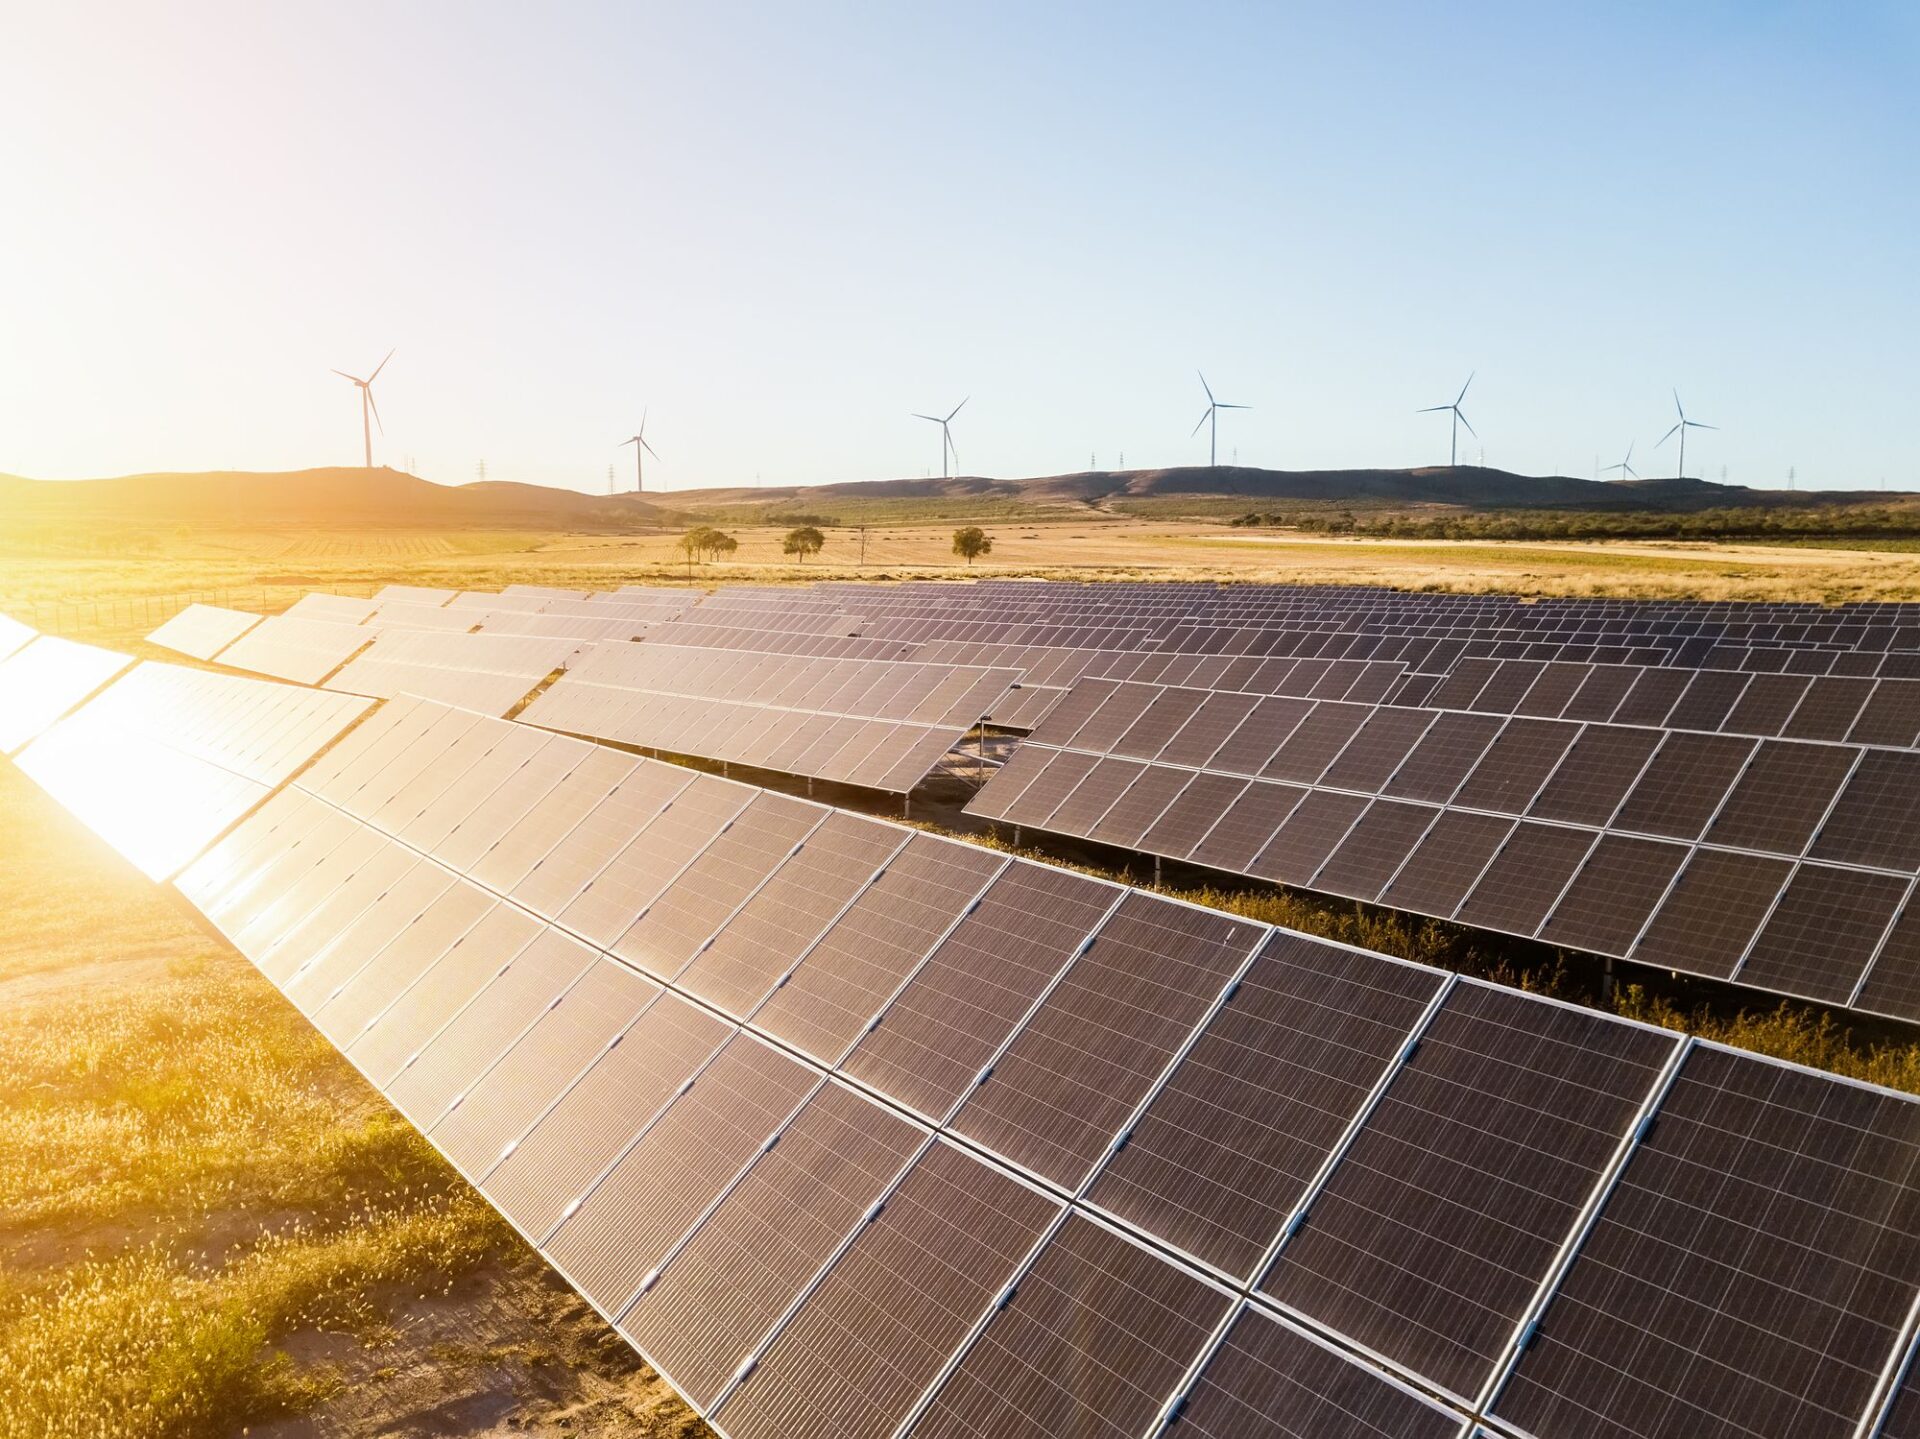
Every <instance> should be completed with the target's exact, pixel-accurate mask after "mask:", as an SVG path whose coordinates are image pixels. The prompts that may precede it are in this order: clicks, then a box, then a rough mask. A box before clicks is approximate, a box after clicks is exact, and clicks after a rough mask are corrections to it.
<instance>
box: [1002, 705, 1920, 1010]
mask: <svg viewBox="0 0 1920 1439" xmlns="http://www.w3.org/2000/svg"><path fill="white" fill-rule="evenodd" d="M1648 673H1651V674H1662V675H1673V676H1674V677H1676V678H1679V679H1681V680H1683V681H1684V680H1685V679H1686V678H1687V676H1686V675H1685V673H1683V672H1674V671H1649V672H1648ZM1698 673H1699V674H1705V673H1707V672H1704V671H1702V672H1698ZM1696 678H1697V675H1696ZM1881 683H1883V684H1885V683H1889V682H1887V681H1882V682H1881ZM1610 712H1614V713H1618V711H1610ZM1567 713H1569V714H1574V715H1578V711H1577V710H1576V709H1573V708H1571V707H1570V708H1569V709H1568V710H1567ZM968 808H969V811H970V812H971V813H974V814H976V815H980V816H983V817H987V818H992V819H998V820H1004V821H1005V822H1007V823H1010V824H1017V825H1024V826H1031V827H1033V828H1036V829H1044V830H1053V831H1058V832H1062V833H1066V834H1073V835H1078V836H1083V837H1086V838H1090V839H1094V840H1097V841H1100V842H1103V843H1109V844H1115V845H1121V846H1125V847H1128V848H1132V849H1138V850H1142V851H1144V852H1147V853H1150V854H1158V855H1162V856H1165V857H1169V858H1173V859H1178V860H1188V861H1192V862H1194V863H1198V864H1203V865H1207V866H1210V867H1212V868H1216V869H1223V870H1229V871H1233V872H1236V873H1242V874H1247V875H1252V876H1255V877H1258V878H1261V879H1266V880H1270V881H1274V882H1277V883H1281V884H1289V885H1297V886H1301V887H1304V888H1309V889H1315V890H1320V891H1323V892H1326V893H1330V894H1336V895H1341V896H1344V897H1347V898H1352V899H1359V900H1364V901H1369V902H1377V903H1380V904H1385V905H1390V906H1393V907H1395V908H1399V909H1404V910H1410V911H1412V912H1414V913H1419V914H1428V915H1434V916H1437V917H1439V918H1443V919H1455V920H1458V921H1459V922H1461V923H1464V924H1469V925H1473V926H1475V927H1478V928H1483V929H1491V930H1498V931H1502V932H1505V933H1510V934H1516V935H1522V936H1527V937H1533V938H1539V939H1543V940H1547V941H1550V942H1552V943H1555V944H1561V945H1565V946H1567V947H1568V948H1573V949H1582V950H1587V951H1591V952H1595V953H1599V954H1607V955H1614V956H1617V957H1620V958H1627V959H1633V960H1636V961H1640V962H1643V963H1648V964H1654V965H1658V966H1660V967H1662V968H1667V969H1675V970H1684V971H1686V972H1689V973H1694V974H1702V975H1707V976H1709V977H1712V978H1715V979H1731V980H1734V981H1736V982H1739V983H1742V984H1750V985H1755V986H1757V987H1760V988H1765V989H1770V990H1775V991H1778V992H1781V993H1786V994H1792V995H1797V996H1801V997H1804V998H1809V999H1814V1000H1819V1001H1824V1002H1827V1003H1833V1004H1842V1005H1854V1006H1858V1007H1860V1008H1863V1009H1867V1010H1871V1011H1873V1012H1876V1013H1883V1014H1888V1015H1893V1016H1896V1017H1900V1018H1907V1019H1920V945H1917V944H1916V940H1915V936H1916V934H1920V910H1915V909H1914V908H1913V907H1912V906H1910V904H1909V900H1910V898H1911V896H1912V892H1913V885H1914V879H1915V876H1916V874H1917V873H1920V755H1915V754H1914V753H1912V752H1911V751H1909V750H1905V749H1882V748H1874V747H1869V746H1865V745H1861V744H1848V743H1838V742H1834V741H1831V740H1815V739H1797V738H1795V739H1756V738H1752V737H1747V736H1734V735H1729V734H1719V733H1708V732H1696V731H1693V730H1680V729H1670V730H1663V729H1660V728H1657V727H1650V726H1646V725H1634V724H1623V723H1619V722H1618V721H1617V720H1616V721H1611V722H1609V721H1601V720H1587V719H1584V718H1577V717H1576V718H1563V719H1546V718H1538V717H1534V716H1528V715H1512V716H1509V715H1508V714H1506V713H1504V712H1493V713H1476V712H1468V711H1453V710H1448V711H1436V710H1432V709H1424V708H1411V707H1400V706H1385V705H1356V704H1347V703H1341V702H1337V701H1319V702H1309V701H1304V700H1294V699H1282V698H1272V697H1268V698H1260V697H1256V696H1252V695H1245V694H1238V693H1233V692H1221V691H1208V690H1195V689H1184V688H1179V687H1165V686H1156V685H1145V684H1137V683H1132V682H1114V681H1104V680H1083V681H1081V682H1080V683H1079V684H1077V685H1076V686H1075V687H1074V690H1073V692H1072V696H1071V698H1070V699H1069V700H1068V701H1067V702H1065V703H1063V704H1062V705H1061V706H1059V707H1058V708H1056V709H1055V710H1054V712H1053V713H1052V715H1050V716H1049V718H1048V720H1047V721H1046V723H1045V724H1044V725H1043V726H1042V727H1041V728H1040V730H1038V731H1037V732H1036V733H1035V734H1034V736H1033V737H1032V739H1030V740H1029V741H1028V742H1027V743H1026V744H1024V745H1023V746H1022V747H1021V748H1020V749H1019V750H1018V751H1017V752H1016V754H1015V756H1014V758H1013V760H1012V762H1010V763H1009V764H1008V765H1007V766H1006V767H1005V768H1003V769H1002V770H1000V771H999V772H997V773H996V774H995V776H994V778H993V779H992V780H991V781H990V782H989V783H988V785H987V786H986V788H985V789H984V790H983V791H982V792H981V793H980V795H979V796H978V797H977V798H976V799H975V800H974V801H973V802H972V803H971V804H970V805H969V807H968Z"/></svg>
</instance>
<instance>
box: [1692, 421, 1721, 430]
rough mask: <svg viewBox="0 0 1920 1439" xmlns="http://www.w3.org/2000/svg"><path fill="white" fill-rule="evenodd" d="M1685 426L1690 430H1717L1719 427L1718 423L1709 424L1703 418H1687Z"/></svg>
mask: <svg viewBox="0 0 1920 1439" xmlns="http://www.w3.org/2000/svg"><path fill="white" fill-rule="evenodd" d="M1687 428H1688V429H1690V430H1717V429H1719V428H1720V427H1719V426H1718V425H1709V424H1708V423H1707V422H1706V421H1705V420H1688V421H1687Z"/></svg>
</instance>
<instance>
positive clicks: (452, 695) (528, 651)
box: [326, 629, 582, 715]
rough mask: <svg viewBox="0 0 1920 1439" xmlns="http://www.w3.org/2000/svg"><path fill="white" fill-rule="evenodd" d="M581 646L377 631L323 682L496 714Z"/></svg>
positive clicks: (534, 638)
mask: <svg viewBox="0 0 1920 1439" xmlns="http://www.w3.org/2000/svg"><path fill="white" fill-rule="evenodd" d="M581 647H582V645H581V642H580V641H577V640H572V639H566V638H556V637H554V636H551V635H501V634H493V635H474V634H448V633H439V632H423V631H413V630H402V629H383V630H381V631H379V632H378V633H377V634H376V635H375V636H374V641H373V644H372V646H371V647H369V648H368V649H367V650H365V651H364V652H362V653H360V654H357V655H355V656H354V657H353V658H352V659H350V660H349V661H348V662H347V663H346V664H345V665H344V666H343V667H342V668H341V669H340V670H339V671H338V672H337V673H335V674H334V675H332V676H331V677H330V678H329V679H328V680H327V681H326V683H327V687H328V688H329V689H336V690H345V691H347V692H349V693H351V694H365V695H376V696H379V697H382V698H386V697H390V696H393V695H397V694H402V693H405V694H415V695H420V696H421V697H423V698H426V699H435V700H440V701H442V702H443V703H446V704H451V705H459V706H461V707H462V708H464V709H470V710H475V711H477V712H479V713H481V714H489V715H504V714H507V713H508V712H510V711H511V710H513V709H514V708H516V707H517V706H518V705H519V704H520V703H521V701H522V700H524V699H526V697H527V696H528V694H530V693H531V692H532V691H533V690H534V688H535V687H536V686H538V685H539V684H540V683H541V682H542V681H543V680H545V679H546V678H547V677H548V676H549V675H551V674H552V673H553V672H554V671H556V670H559V669H563V668H565V666H566V664H567V662H568V661H569V660H570V659H571V658H572V657H573V656H574V655H575V654H577V653H579V651H580V649H581Z"/></svg>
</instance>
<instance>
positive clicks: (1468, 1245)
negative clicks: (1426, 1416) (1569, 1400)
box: [1260, 981, 1680, 1401]
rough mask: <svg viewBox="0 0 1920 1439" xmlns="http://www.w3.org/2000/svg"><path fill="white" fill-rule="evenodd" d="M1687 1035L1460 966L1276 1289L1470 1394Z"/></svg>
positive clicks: (1312, 1208) (1282, 1266) (1312, 1213)
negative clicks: (1518, 988) (1469, 974)
mask: <svg viewBox="0 0 1920 1439" xmlns="http://www.w3.org/2000/svg"><path fill="white" fill-rule="evenodd" d="M1679 1042H1680V1040H1679V1038H1678V1036H1675V1035H1672V1034H1668V1033H1666V1032H1663V1031H1659V1030H1654V1029H1650V1028H1645V1027H1642V1026H1638V1025H1629V1024H1625V1023H1622V1022H1620V1021H1617V1020H1612V1019H1608V1018H1605V1017H1603V1016H1601V1015H1598V1014H1595V1013H1594V1012H1592V1011H1590V1010H1582V1009H1576V1008H1574V1007H1572V1006H1570V1005H1556V1004H1550V1003H1543V1002H1541V1001H1539V1000H1535V999H1531V998H1523V997H1522V996H1520V995H1517V994H1515V993H1513V992H1512V991H1511V990H1501V989H1497V988H1495V987H1493V986H1491V985H1484V984H1480V983H1477V982H1474V981H1462V982H1459V983H1457V984H1455V985H1454V987H1453V989H1452V990H1451V991H1450V992H1449V994H1448V995H1447V997H1446V999H1445V1000H1444V1001H1443V1002H1442V1003H1441V1005H1440V1007H1439V1009H1438V1011H1437V1012H1436V1013H1435V1014H1434V1016H1433V1018H1432V1021H1431V1022H1430V1023H1429V1024H1428V1026H1427V1027H1426V1029H1425V1030H1424V1031H1423V1032H1422V1033H1421V1035H1420V1039H1419V1044H1418V1047H1417V1048H1415V1049H1414V1051H1413V1054H1412V1057H1411V1058H1410V1059H1408V1060H1407V1061H1406V1062H1405V1064H1404V1065H1403V1066H1402V1067H1401V1069H1400V1071H1399V1073H1397V1074H1396V1075H1395V1076H1394V1079H1393V1081H1392V1083H1391V1084H1390V1085H1389V1086H1388V1087H1387V1089H1386V1092H1385V1094H1384V1095H1383V1096H1382V1097H1381V1099H1380V1101H1379V1103H1378V1104H1377V1105H1376V1106H1375V1108H1374V1109H1373V1110H1372V1111H1371V1112H1370V1113H1369V1114H1368V1115H1367V1117H1366V1120H1365V1122H1364V1123H1363V1124H1362V1126H1361V1128H1360V1130H1359V1132H1358V1134H1357V1135H1356V1136H1355V1137H1354V1139H1353V1140H1352V1143H1351V1145H1350V1146H1349V1147H1348V1148H1347V1150H1346V1151H1345V1153H1344V1154H1343V1155H1342V1157H1341V1159H1340V1161H1339V1163H1338V1164H1337V1165H1336V1166H1335V1167H1334V1169H1333V1171H1332V1173H1331V1174H1330V1176H1329V1177H1328V1178H1327V1180H1326V1181H1325V1183H1324V1185H1323V1186H1322V1187H1321V1189H1320V1190H1319V1192H1318V1193H1317V1194H1316V1195H1314V1196H1313V1197H1312V1198H1311V1199H1310V1200H1309V1202H1308V1207H1307V1210H1306V1214H1305V1221H1304V1223H1303V1224H1301V1225H1300V1226H1299V1227H1298V1228H1297V1229H1296V1230H1295V1232H1294V1233H1293V1234H1292V1235H1291V1236H1290V1237H1289V1238H1288V1239H1287V1240H1286V1242H1285V1243H1284V1244H1283V1245H1282V1247H1281V1249H1280V1255H1279V1258H1278V1260H1277V1261H1276V1263H1275V1265H1274V1267H1273V1268H1272V1270H1270V1271H1269V1272H1268V1274H1267V1276H1266V1278H1265V1279H1264V1280H1262V1281H1261V1286H1260V1287H1261V1289H1262V1291H1263V1292H1265V1293H1267V1294H1270V1295H1272V1296H1274V1297H1275V1298H1277V1299H1279V1300H1280V1301H1281V1302H1282V1303H1284V1304H1286V1305H1287V1306H1288V1307H1290V1308H1292V1309H1294V1310H1296V1311H1298V1312H1300V1313H1302V1314H1305V1315H1307V1316H1309V1317H1310V1318H1313V1319H1316V1320H1319V1321H1321V1322H1323V1323H1325V1324H1327V1325H1328V1326H1329V1327H1331V1328H1332V1329H1334V1330H1335V1331H1337V1332H1339V1333H1341V1334H1344V1335H1346V1336H1348V1337H1349V1338H1350V1339H1352V1340H1353V1341H1354V1342H1356V1343H1358V1344H1360V1345H1361V1346H1362V1347H1364V1348H1365V1349H1367V1350H1369V1351H1371V1352H1373V1353H1376V1354H1379V1355H1381V1356H1383V1357H1384V1358H1386V1359H1388V1360H1390V1361H1392V1362H1394V1363H1396V1364H1399V1365H1402V1366H1404V1367H1405V1368H1406V1369H1407V1370H1409V1371H1410V1372H1412V1373H1415V1374H1418V1375H1420V1376H1422V1377H1423V1378H1424V1379H1426V1380H1427V1381H1428V1382H1430V1383H1432V1384H1434V1385H1436V1386H1438V1387H1439V1388H1440V1389H1441V1390H1443V1391H1445V1392H1448V1393H1451V1394H1453V1395H1456V1396H1458V1397H1460V1398H1462V1399H1466V1400H1469V1401H1470V1400H1471V1399H1472V1398H1473V1397H1474V1396H1475V1395H1476V1394H1478V1392H1479V1391H1480V1389H1481V1388H1482V1387H1483V1386H1484V1385H1485V1384H1486V1383H1487V1382H1488V1381H1489V1380H1490V1379H1491V1378H1492V1377H1493V1372H1494V1365H1495V1364H1496V1362H1497V1361H1498V1360H1499V1359H1500V1358H1501V1356H1502V1354H1503V1353H1504V1351H1505V1348H1506V1346H1507V1345H1508V1344H1509V1343H1510V1341H1511V1340H1512V1338H1513V1335H1514V1333H1515V1330H1516V1328H1517V1327H1518V1325H1519V1324H1520V1322H1521V1320H1522V1319H1523V1318H1524V1317H1525V1314H1526V1311H1527V1307H1528V1305H1529V1303H1530V1301H1531V1300H1532V1298H1533V1296H1534V1293H1535V1291H1536V1290H1537V1288H1538V1287H1539V1285H1540V1284H1541V1283H1543V1282H1544V1281H1545V1280H1546V1279H1547V1277H1548V1273H1549V1271H1550V1269H1551V1267H1552V1264H1553V1261H1554V1258H1555V1256H1556V1255H1557V1254H1558V1253H1559V1252H1560V1249H1561V1248H1562V1246H1563V1245H1564V1244H1565V1243H1566V1241H1567V1240H1568V1239H1569V1238H1570V1237H1571V1236H1572V1233H1573V1229H1574V1225H1575V1221H1576V1220H1577V1219H1578V1218H1579V1216H1580V1212H1581V1210H1582V1208H1583V1206H1584V1205H1585V1203H1586V1200H1587V1197H1588V1196H1589V1195H1590V1194H1591V1193H1592V1192H1593V1189H1594V1187H1595V1186H1596V1185H1597V1184H1598V1183H1599V1181H1600V1178H1601V1176H1602V1174H1603V1173H1604V1172H1605V1171H1606V1169H1607V1167H1608V1165H1609V1162H1610V1161H1611V1160H1612V1158H1613V1156H1614V1154H1615V1152H1616V1151H1617V1150H1618V1148H1619V1147H1620V1145H1621V1144H1622V1142H1623V1141H1624V1140H1625V1139H1626V1138H1627V1136H1628V1135H1629V1134H1630V1133H1631V1132H1632V1130H1633V1127H1634V1125H1635V1122H1636V1120H1637V1118H1638V1116H1639V1114H1640V1112H1641V1109H1642V1106H1643V1105H1644V1104H1645V1103H1646V1101H1647V1100H1648V1098H1649V1096H1650V1095H1651V1093H1652V1091H1653V1087H1654V1083H1655V1081H1656V1079H1657V1078H1658V1077H1659V1075H1660V1071H1661V1069H1662V1068H1663V1066H1664V1065H1665V1064H1666V1063H1667V1062H1668V1061H1669V1060H1670V1058H1671V1057H1672V1055H1673V1053H1674V1052H1675V1049H1676V1047H1677V1045H1678V1044H1679Z"/></svg>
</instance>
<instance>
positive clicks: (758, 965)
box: [680, 812, 907, 1019]
mask: <svg viewBox="0 0 1920 1439" xmlns="http://www.w3.org/2000/svg"><path fill="white" fill-rule="evenodd" d="M906 840H907V835H906V833H905V832H904V831H902V830H899V829H896V828H895V827H894V826H892V825H886V824H881V823H880V822H878V821H877V820H871V819H865V818H862V817H860V816H857V815H850V814H845V813H839V812H834V813H830V814H828V816H827V817H826V819H824V820H823V821H822V822H821V823H820V826H819V828H817V829H815V830H814V831H813V832H812V833H811V834H809V835H808V836H807V837H806V838H805V839H804V840H802V841H801V844H800V848H799V850H798V852H796V853H795V854H794V855H793V856H792V857H791V858H790V859H788V860H787V861H786V862H785V863H784V864H782V865H781V866H780V868H779V869H777V870H776V871H774V874H773V876H772V878H770V879H769V880H768V881H767V882H766V883H765V884H764V885H762V886H761V887H760V888H759V889H758V890H757V891H755V893H754V895H753V897H752V898H751V899H749V900H748V901H747V902H746V903H745V904H744V905H742V906H741V908H740V910H739V912H738V913H737V914H735V915H734V916H733V918H732V919H730V920H728V921H727V922H726V924H725V926H724V927H723V928H722V929H721V930H720V932H719V933H718V934H716V935H715V936H714V937H713V940H712V942H711V943H710V944H708V945H707V947H706V948H705V949H703V950H702V951H701V952H700V953H699V954H698V955H697V956H695V958H694V960H693V962H692V963H691V964H689V965H688V966H687V967H686V969H685V970H684V971H683V972H682V973H681V975H680V984H681V986H682V987H683V988H685V989H687V990H689V991H691V992H692V993H693V994H695V995H697V996H699V997H700V998H701V999H704V1000H706V1001H707V1002H708V1003H709V1004H713V1005H716V1006H718V1007H719V1008H721V1009H723V1010H725V1011H727V1012H728V1013H729V1014H732V1015H734V1016H736V1017H738V1018H742V1019H744V1018H745V1017H746V1016H747V1015H748V1014H749V1013H750V1012H751V1011H752V1010H754V1009H755V1008H757V1007H758V1006H759V1003H760V1001H761V1000H762V999H764V998H766V996H767V994H768V992H769V991H770V990H771V989H772V988H773V986H774V985H775V984H777V983H778V982H779V980H780V978H781V976H782V975H784V974H786V973H787V971H788V970H790V969H792V968H793V966H794V965H795V964H796V963H797V962H798V961H799V959H800V957H801V956H802V955H803V954H805V953H806V951H807V949H808V947H809V946H811V945H812V944H813V942H814V941H815V940H816V939H818V938H819V937H820V936H821V935H822V934H824V933H825V932H826V929H827V926H828V925H830V924H832V923H833V921H834V919H835V918H837V917H838V915H839V913H840V911H841V910H842V909H844V908H846V906H847V905H849V904H851V903H852V902H853V900H854V899H855V898H856V897H857V896H858V895H859V893H860V892H861V891H862V890H863V889H865V888H866V887H867V885H868V884H869V883H871V882H872V880H873V877H874V876H875V875H876V874H878V873H879V872H880V867H881V866H882V865H884V864H885V863H886V862H887V861H888V860H889V859H890V858H892V857H893V855H894V854H895V853H896V852H897V851H898V850H899V849H900V846H901V845H903V844H904V843H905V842H906Z"/></svg>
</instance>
